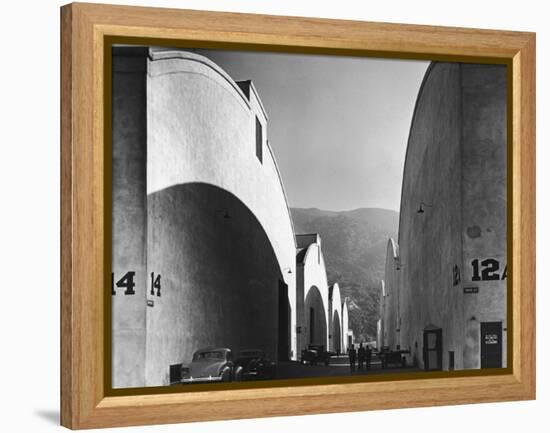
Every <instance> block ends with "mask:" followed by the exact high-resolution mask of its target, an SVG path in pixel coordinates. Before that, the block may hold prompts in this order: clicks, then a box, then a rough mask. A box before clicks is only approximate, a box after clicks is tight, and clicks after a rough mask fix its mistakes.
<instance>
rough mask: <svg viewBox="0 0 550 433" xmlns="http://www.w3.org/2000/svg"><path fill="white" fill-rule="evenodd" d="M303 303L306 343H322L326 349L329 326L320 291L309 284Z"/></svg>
mask: <svg viewBox="0 0 550 433" xmlns="http://www.w3.org/2000/svg"><path fill="white" fill-rule="evenodd" d="M304 305H305V311H304V313H305V320H306V322H305V323H306V327H305V331H306V332H305V337H306V344H322V345H323V346H325V349H326V348H327V347H328V346H327V342H328V330H329V327H328V317H327V309H326V304H325V303H324V302H323V296H322V291H321V290H319V288H318V287H316V286H311V287H310V288H309V289H308V291H307V295H306V299H305V302H304Z"/></svg>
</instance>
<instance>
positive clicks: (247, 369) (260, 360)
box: [235, 349, 276, 380]
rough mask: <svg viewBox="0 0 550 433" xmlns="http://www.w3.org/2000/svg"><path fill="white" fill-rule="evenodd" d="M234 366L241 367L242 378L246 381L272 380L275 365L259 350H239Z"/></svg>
mask: <svg viewBox="0 0 550 433" xmlns="http://www.w3.org/2000/svg"><path fill="white" fill-rule="evenodd" d="M235 364H236V365H238V366H241V367H242V378H243V379H248V380H258V379H273V378H274V377H275V369H276V364H275V363H274V362H273V361H270V360H269V359H267V357H266V355H265V352H264V351H263V350H259V349H246V350H241V352H240V353H239V357H238V358H237V360H236V361H235Z"/></svg>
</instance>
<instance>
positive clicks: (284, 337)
mask: <svg viewBox="0 0 550 433" xmlns="http://www.w3.org/2000/svg"><path fill="white" fill-rule="evenodd" d="M289 357H290V302H289V301H288V284H286V283H285V282H284V281H281V280H279V335H278V347H277V359H278V360H279V361H288V359H289Z"/></svg>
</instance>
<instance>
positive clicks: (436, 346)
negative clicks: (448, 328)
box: [424, 329, 443, 370]
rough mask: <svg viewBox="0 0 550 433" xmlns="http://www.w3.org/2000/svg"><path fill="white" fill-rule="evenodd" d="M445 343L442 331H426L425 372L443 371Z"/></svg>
mask: <svg viewBox="0 0 550 433" xmlns="http://www.w3.org/2000/svg"><path fill="white" fill-rule="evenodd" d="M442 349H443V342H442V334H441V329H426V330H424V370H441V369H442V354H443V351H442Z"/></svg>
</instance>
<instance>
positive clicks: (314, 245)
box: [296, 233, 330, 353]
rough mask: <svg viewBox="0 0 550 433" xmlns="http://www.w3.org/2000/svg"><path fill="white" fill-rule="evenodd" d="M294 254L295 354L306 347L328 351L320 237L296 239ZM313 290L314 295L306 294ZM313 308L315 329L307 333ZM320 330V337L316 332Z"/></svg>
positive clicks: (326, 292)
mask: <svg viewBox="0 0 550 433" xmlns="http://www.w3.org/2000/svg"><path fill="white" fill-rule="evenodd" d="M296 242H297V244H298V253H297V256H296V262H297V265H296V270H297V275H296V299H297V305H296V310H297V316H296V324H297V326H298V329H299V330H300V332H299V333H298V334H297V352H298V353H301V351H302V350H303V349H305V348H306V347H307V345H308V344H310V343H314V344H322V345H324V346H325V348H328V347H329V338H328V332H327V331H328V330H329V329H330V327H329V325H330V322H329V314H328V312H329V299H328V298H329V293H328V283H327V272H326V268H325V259H324V257H323V252H322V249H321V237H320V236H319V235H318V234H316V233H315V234H303V235H296ZM312 289H314V291H315V292H317V293H315V294H313V293H312V294H310V292H311V291H312ZM310 308H314V311H315V313H314V317H315V323H316V325H315V329H316V331H315V332H314V333H313V339H312V333H311V329H310V317H311V310H310ZM320 329H323V330H324V335H323V334H321V333H320V332H318V330H320Z"/></svg>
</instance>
